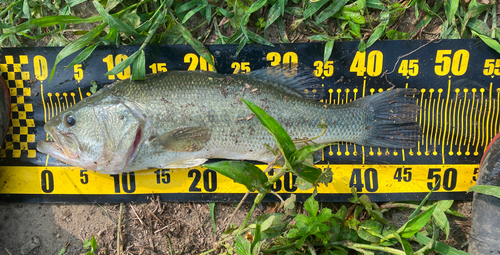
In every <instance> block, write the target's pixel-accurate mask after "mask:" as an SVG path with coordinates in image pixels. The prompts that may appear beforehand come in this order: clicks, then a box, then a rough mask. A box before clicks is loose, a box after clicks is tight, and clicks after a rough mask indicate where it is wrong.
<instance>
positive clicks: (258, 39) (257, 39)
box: [247, 30, 274, 47]
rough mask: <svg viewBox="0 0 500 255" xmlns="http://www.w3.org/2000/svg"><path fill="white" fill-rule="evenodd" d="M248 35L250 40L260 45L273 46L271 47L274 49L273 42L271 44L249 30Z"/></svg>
mask: <svg viewBox="0 0 500 255" xmlns="http://www.w3.org/2000/svg"><path fill="white" fill-rule="evenodd" d="M247 35H248V38H249V39H250V40H252V41H254V42H256V43H259V44H264V45H267V46H271V47H274V44H272V43H271V42H269V41H268V40H266V39H265V38H264V37H262V36H260V35H258V34H256V33H254V32H252V31H250V30H248V31H247Z"/></svg>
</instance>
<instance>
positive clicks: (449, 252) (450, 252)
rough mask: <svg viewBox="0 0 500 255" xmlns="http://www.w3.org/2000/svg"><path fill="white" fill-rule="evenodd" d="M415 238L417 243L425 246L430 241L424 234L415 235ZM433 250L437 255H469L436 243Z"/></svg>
mask: <svg viewBox="0 0 500 255" xmlns="http://www.w3.org/2000/svg"><path fill="white" fill-rule="evenodd" d="M415 237H416V238H417V241H418V242H419V243H420V244H422V245H426V244H428V243H429V242H430V241H431V239H430V238H429V237H427V236H425V235H424V234H421V233H417V234H416V235H415ZM434 250H435V251H437V252H438V253H439V254H446V255H469V253H467V252H464V251H459V250H457V249H455V248H453V247H451V246H448V245H446V244H444V243H440V242H436V245H435V246H434Z"/></svg>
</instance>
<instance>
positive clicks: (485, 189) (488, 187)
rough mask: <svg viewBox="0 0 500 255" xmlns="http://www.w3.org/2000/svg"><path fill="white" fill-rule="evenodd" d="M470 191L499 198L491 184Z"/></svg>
mask: <svg viewBox="0 0 500 255" xmlns="http://www.w3.org/2000/svg"><path fill="white" fill-rule="evenodd" d="M481 39H482V38H481ZM497 44H498V43H497ZM495 50H496V49H495ZM497 51H498V50H497ZM471 191H475V192H478V193H481V194H485V195H490V196H494V197H498V198H500V187H498V186H492V185H474V186H472V187H470V188H469V190H467V192H471Z"/></svg>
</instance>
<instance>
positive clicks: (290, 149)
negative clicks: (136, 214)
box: [204, 100, 467, 255]
mask: <svg viewBox="0 0 500 255" xmlns="http://www.w3.org/2000/svg"><path fill="white" fill-rule="evenodd" d="M242 101H243V102H244V103H245V104H247V106H248V107H249V108H250V110H252V112H253V113H254V114H255V115H256V117H257V118H258V119H259V121H260V122H261V124H262V125H264V126H265V127H266V129H267V130H268V131H269V132H270V133H271V135H272V136H273V138H274V140H275V142H276V145H277V146H278V149H279V152H278V157H279V156H281V155H283V158H284V161H285V164H284V166H283V167H282V168H280V169H274V170H275V171H276V174H275V175H274V176H270V177H267V176H266V175H265V173H264V172H263V171H262V170H260V169H259V168H257V167H256V166H254V165H253V164H251V163H248V162H241V161H222V162H217V163H212V164H207V165H205V167H207V168H210V169H213V170H215V171H217V172H218V173H220V174H223V175H225V176H227V177H229V178H231V179H233V180H234V181H235V182H238V183H241V184H243V185H245V186H246V187H247V188H248V189H249V190H250V191H255V190H257V191H258V195H257V196H256V198H255V200H254V204H253V206H252V207H251V209H250V211H249V212H248V214H247V217H246V219H245V220H244V222H243V223H242V224H241V225H240V226H239V227H236V226H230V227H229V228H228V229H226V231H225V232H224V233H223V235H222V237H221V241H220V242H219V243H218V247H217V249H220V250H221V251H220V252H221V253H220V254H232V253H233V252H234V251H235V252H236V253H237V254H242V255H256V254H263V253H264V254H266V253H277V254H311V255H315V254H348V253H349V251H356V252H359V253H362V254H374V252H384V253H385V254H428V253H429V252H430V251H433V250H436V251H438V252H440V253H441V254H467V253H465V252H462V251H459V250H456V249H454V248H452V247H450V246H447V245H445V244H442V243H439V242H437V241H436V239H437V237H438V236H439V231H440V230H442V231H444V232H445V234H446V237H448V235H449V231H450V226H449V222H448V218H447V216H446V214H445V212H446V213H449V214H453V215H456V213H455V212H453V211H452V210H450V206H451V205H452V203H453V201H449V200H443V201H438V202H434V203H430V204H429V205H427V206H425V204H426V203H427V199H428V197H429V196H430V195H431V194H432V192H433V190H432V191H431V192H430V193H429V194H428V195H427V196H426V197H425V199H424V200H423V201H422V202H421V203H420V204H419V205H418V206H417V205H411V206H410V205H406V204H397V205H395V204H390V203H388V204H385V205H382V206H378V205H377V204H375V203H372V202H371V201H370V199H369V198H368V196H366V195H362V196H360V197H358V195H357V193H356V191H355V188H352V190H351V191H352V194H353V198H351V199H350V202H352V203H353V204H354V205H353V208H354V209H349V210H348V209H347V208H346V207H345V206H343V207H342V208H341V209H340V210H338V211H337V212H332V210H331V209H329V208H320V204H319V203H318V202H317V201H316V200H315V199H314V197H315V195H316V187H317V186H318V185H320V184H322V183H323V184H326V183H327V180H328V179H329V178H330V177H331V175H332V173H331V172H327V171H325V172H322V171H321V170H320V169H317V168H315V167H314V166H313V165H311V164H309V163H307V162H308V158H309V157H310V156H311V155H312V154H313V153H314V152H315V151H316V150H319V149H321V148H323V147H324V146H325V145H307V146H305V147H303V148H301V149H299V150H297V149H296V147H295V144H294V143H293V141H292V140H291V138H290V136H289V135H288V134H287V133H286V132H285V130H284V129H283V128H282V127H281V126H280V125H279V123H278V122H276V120H274V119H273V118H272V117H271V116H269V115H268V114H267V113H266V112H265V111H264V110H262V109H260V108H259V107H258V106H256V105H254V104H252V103H251V102H248V101H245V100H242ZM323 128H324V129H326V128H328V127H327V126H323ZM270 169H273V164H272V163H271V164H270V165H269V166H268V169H267V170H270ZM299 169H300V170H299ZM287 172H292V173H293V174H295V175H297V180H298V181H297V182H296V183H295V185H296V186H298V187H299V188H301V189H309V188H312V187H314V188H315V190H314V192H313V194H312V196H311V197H309V198H308V199H307V200H306V201H305V203H304V209H305V213H297V211H298V210H297V208H296V204H295V195H293V194H292V195H291V197H290V198H288V199H287V200H286V201H283V199H281V198H280V200H281V201H282V204H281V206H280V208H282V212H275V213H268V214H264V215H261V216H260V217H257V219H255V220H254V221H253V222H252V223H250V222H249V220H250V218H251V216H252V214H253V212H254V210H255V208H256V207H257V205H258V204H259V203H260V202H261V201H262V199H263V197H264V196H265V195H266V194H267V193H270V187H271V186H272V185H273V184H274V182H276V181H277V180H278V179H279V177H281V176H283V175H284V174H285V173H287ZM299 182H300V183H299ZM304 184H307V185H304ZM436 185H438V184H436ZM275 195H277V194H275ZM396 206H397V207H411V208H415V211H414V212H413V213H412V214H411V215H410V217H409V219H408V221H407V222H406V223H405V224H404V225H403V226H401V227H399V228H396V227H395V226H394V225H391V224H389V223H388V221H387V220H385V219H384V216H383V212H385V211H387V209H388V208H392V207H396ZM424 233H425V234H424ZM427 235H429V236H430V237H427ZM414 241H416V242H418V243H420V245H421V247H420V248H419V249H418V250H416V251H415V250H414V248H413V247H412V246H411V245H410V242H414ZM231 243H233V245H231ZM215 250H216V249H212V250H210V251H207V252H205V253H204V254H208V253H209V252H212V251H215Z"/></svg>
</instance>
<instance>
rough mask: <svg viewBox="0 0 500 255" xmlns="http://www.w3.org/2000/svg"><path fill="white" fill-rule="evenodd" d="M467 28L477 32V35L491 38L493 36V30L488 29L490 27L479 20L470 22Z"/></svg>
mask: <svg viewBox="0 0 500 255" xmlns="http://www.w3.org/2000/svg"><path fill="white" fill-rule="evenodd" d="M467 27H468V28H470V29H471V30H473V31H475V32H477V34H481V35H485V36H489V35H490V34H491V29H490V28H489V27H488V25H487V24H486V23H485V22H484V21H482V20H480V19H478V18H475V19H471V20H469V22H468V23H467Z"/></svg>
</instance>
